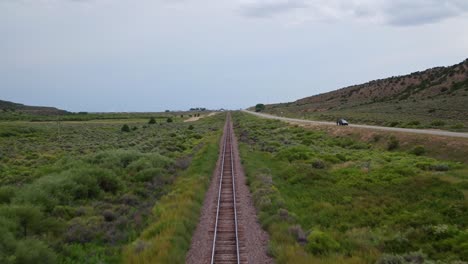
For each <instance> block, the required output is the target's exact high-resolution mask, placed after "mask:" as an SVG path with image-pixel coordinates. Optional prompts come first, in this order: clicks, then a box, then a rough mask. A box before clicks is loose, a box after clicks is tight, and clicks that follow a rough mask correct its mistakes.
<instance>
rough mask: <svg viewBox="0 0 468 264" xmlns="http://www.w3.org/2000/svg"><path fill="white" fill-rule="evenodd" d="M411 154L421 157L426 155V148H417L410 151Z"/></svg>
mask: <svg viewBox="0 0 468 264" xmlns="http://www.w3.org/2000/svg"><path fill="white" fill-rule="evenodd" d="M410 153H411V154H414V155H416V156H421V155H424V154H425V153H426V149H425V148H424V146H416V147H414V148H413V149H412V150H411V151H410Z"/></svg>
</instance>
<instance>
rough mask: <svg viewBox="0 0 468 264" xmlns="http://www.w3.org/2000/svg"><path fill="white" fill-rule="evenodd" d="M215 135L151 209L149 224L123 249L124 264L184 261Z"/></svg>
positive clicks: (213, 157)
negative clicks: (168, 191) (166, 193)
mask: <svg viewBox="0 0 468 264" xmlns="http://www.w3.org/2000/svg"><path fill="white" fill-rule="evenodd" d="M219 135H220V134H217V135H215V136H212V137H211V138H210V139H209V140H208V141H207V144H206V145H205V146H204V147H203V149H202V150H200V151H199V153H198V154H197V155H196V156H195V157H194V160H193V162H192V165H191V166H190V168H189V169H188V170H187V171H185V172H184V173H183V175H182V176H181V177H179V179H178V180H177V181H176V182H175V184H174V187H173V188H172V191H171V192H170V193H169V194H168V195H166V196H165V197H163V198H162V199H161V200H160V201H159V202H158V203H157V204H156V206H155V207H154V208H153V214H152V216H151V219H152V221H151V224H150V225H149V227H147V228H146V229H145V230H144V231H143V232H142V233H141V235H140V237H139V238H138V239H137V240H135V241H134V242H133V243H132V245H131V246H129V247H127V248H126V252H125V263H185V254H186V252H187V251H188V249H189V247H190V242H191V234H192V233H193V231H194V230H195V227H196V225H197V223H198V220H199V215H200V210H201V206H202V204H203V199H204V194H205V192H206V190H207V188H208V186H209V183H210V179H211V175H212V174H213V171H214V169H215V165H216V160H217V157H218V146H219V145H218V142H219Z"/></svg>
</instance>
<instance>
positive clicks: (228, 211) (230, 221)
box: [211, 114, 241, 264]
mask: <svg viewBox="0 0 468 264" xmlns="http://www.w3.org/2000/svg"><path fill="white" fill-rule="evenodd" d="M226 123H227V125H226V130H225V136H224V143H223V151H222V153H221V155H222V158H221V173H220V175H219V190H218V201H217V208H216V221H215V226H214V234H213V248H212V251H211V264H213V263H237V264H239V263H241V256H240V255H241V252H240V251H239V249H240V247H239V232H238V226H237V207H236V185H235V171H234V158H233V150H232V134H233V133H232V124H231V120H230V115H229V114H228V115H227V120H226Z"/></svg>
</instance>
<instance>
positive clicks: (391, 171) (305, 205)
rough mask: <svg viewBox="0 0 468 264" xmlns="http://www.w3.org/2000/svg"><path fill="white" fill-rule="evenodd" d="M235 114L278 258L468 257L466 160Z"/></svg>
mask: <svg viewBox="0 0 468 264" xmlns="http://www.w3.org/2000/svg"><path fill="white" fill-rule="evenodd" d="M233 119H234V120H235V127H236V133H237V135H238V137H239V140H240V142H241V144H240V153H241V157H242V160H243V164H244V168H245V170H246V174H247V178H248V181H249V186H250V189H251V192H252V194H253V199H254V203H255V206H256V208H257V209H258V210H259V216H260V221H261V224H262V226H263V227H264V228H265V229H266V230H267V231H268V233H269V234H270V238H271V241H270V245H269V253H270V254H271V255H272V256H273V257H274V258H275V259H276V261H277V262H278V263H376V262H379V263H388V262H385V261H387V260H388V259H391V258H395V259H405V258H408V256H412V254H413V255H414V254H416V253H414V252H419V253H418V254H419V255H418V256H420V257H422V258H423V260H425V261H443V262H448V263H450V262H452V261H456V260H459V261H467V258H468V256H467V253H468V251H467V250H466V249H465V248H464V247H463V246H461V244H459V243H460V242H459V241H460V239H463V238H464V237H465V236H466V235H467V231H466V230H467V229H466V228H467V223H466V221H465V220H464V219H468V213H467V212H468V210H467V209H468V203H467V200H466V197H465V193H466V191H467V185H466V184H465V182H464V180H463V177H464V176H463V175H464V172H465V171H466V169H467V167H466V165H463V164H461V163H457V162H450V161H440V160H436V159H433V158H429V157H426V156H423V155H422V154H424V152H423V151H422V149H420V148H418V146H413V149H412V150H413V151H411V153H408V152H403V151H399V148H391V149H392V151H388V150H383V149H382V148H380V147H375V146H374V145H367V144H363V142H360V141H359V140H355V139H352V138H347V139H346V138H343V137H338V138H337V137H332V136H328V135H326V134H325V133H323V132H318V131H317V132H316V131H310V130H306V129H303V128H300V127H292V126H288V125H287V124H285V123H281V122H278V121H272V120H265V119H259V118H256V117H253V116H250V115H247V114H243V113H237V114H235V115H233ZM265 131H268V133H265ZM390 141H391V140H390ZM274 142H281V144H280V145H279V146H278V145H276V144H271V143H274ZM304 142H306V143H307V145H305V144H304ZM382 143H383V144H385V143H386V142H382ZM318 160H319V161H320V166H318V165H317V161H318ZM454 178H457V179H460V180H457V181H454V180H453V179H454ZM439 232H441V233H440V234H441V235H435V234H436V233H439ZM462 244H463V243H462Z"/></svg>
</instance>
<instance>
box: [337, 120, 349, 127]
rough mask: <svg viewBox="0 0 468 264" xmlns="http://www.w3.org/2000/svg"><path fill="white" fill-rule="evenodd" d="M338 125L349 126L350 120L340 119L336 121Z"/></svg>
mask: <svg viewBox="0 0 468 264" xmlns="http://www.w3.org/2000/svg"><path fill="white" fill-rule="evenodd" d="M336 125H338V126H347V125H348V121H346V120H344V119H338V121H336Z"/></svg>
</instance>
